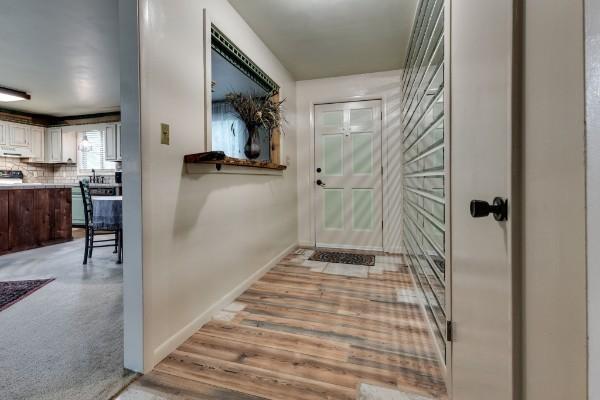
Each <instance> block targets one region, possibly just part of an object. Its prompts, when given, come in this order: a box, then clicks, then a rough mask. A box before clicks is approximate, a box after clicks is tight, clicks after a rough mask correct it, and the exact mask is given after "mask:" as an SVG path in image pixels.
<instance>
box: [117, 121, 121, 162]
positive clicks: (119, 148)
mask: <svg viewBox="0 0 600 400" xmlns="http://www.w3.org/2000/svg"><path fill="white" fill-rule="evenodd" d="M117 161H121V124H117Z"/></svg>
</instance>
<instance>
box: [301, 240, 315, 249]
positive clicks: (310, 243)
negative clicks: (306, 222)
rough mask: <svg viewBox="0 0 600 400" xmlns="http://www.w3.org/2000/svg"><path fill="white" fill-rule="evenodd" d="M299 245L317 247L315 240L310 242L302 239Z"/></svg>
mask: <svg viewBox="0 0 600 400" xmlns="http://www.w3.org/2000/svg"><path fill="white" fill-rule="evenodd" d="M298 246H302V247H315V242H309V241H302V240H301V241H300V242H298Z"/></svg>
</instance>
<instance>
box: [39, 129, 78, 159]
mask: <svg viewBox="0 0 600 400" xmlns="http://www.w3.org/2000/svg"><path fill="white" fill-rule="evenodd" d="M45 156H46V157H45V160H46V162H49V163H76V162H77V132H75V131H63V129H62V128H48V130H47V131H46V139H45Z"/></svg>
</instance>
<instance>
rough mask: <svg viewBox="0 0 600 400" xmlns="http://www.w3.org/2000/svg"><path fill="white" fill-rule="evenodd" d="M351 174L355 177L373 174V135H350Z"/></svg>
mask: <svg viewBox="0 0 600 400" xmlns="http://www.w3.org/2000/svg"><path fill="white" fill-rule="evenodd" d="M352 172H353V173H354V174H357V175H371V173H372V172H373V135H371V134H370V133H361V134H354V135H352Z"/></svg>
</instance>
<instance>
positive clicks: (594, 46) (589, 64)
mask: <svg viewBox="0 0 600 400" xmlns="http://www.w3.org/2000/svg"><path fill="white" fill-rule="evenodd" d="M585 14H586V15H585V20H586V38H585V42H586V49H585V50H586V101H587V104H586V123H587V135H586V137H587V143H586V145H587V149H586V152H587V213H588V214H587V268H588V275H587V278H588V341H589V343H588V358H589V366H588V368H589V369H588V384H589V395H588V396H589V397H588V398H589V399H590V400H598V399H600V380H599V379H598V377H599V376H600V246H598V244H599V243H600V2H598V1H597V0H586V2H585Z"/></svg>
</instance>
